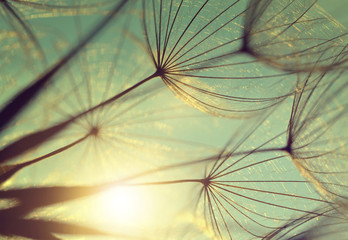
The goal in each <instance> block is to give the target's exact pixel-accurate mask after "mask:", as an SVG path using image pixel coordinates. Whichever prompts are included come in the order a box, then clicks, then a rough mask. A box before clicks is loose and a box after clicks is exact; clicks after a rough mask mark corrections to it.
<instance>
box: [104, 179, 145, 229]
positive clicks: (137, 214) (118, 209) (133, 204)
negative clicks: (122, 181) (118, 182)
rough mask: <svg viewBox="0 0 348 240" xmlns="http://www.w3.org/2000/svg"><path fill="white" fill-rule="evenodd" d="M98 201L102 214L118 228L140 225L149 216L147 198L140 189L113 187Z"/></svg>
mask: <svg viewBox="0 0 348 240" xmlns="http://www.w3.org/2000/svg"><path fill="white" fill-rule="evenodd" d="M98 201H99V203H98V204H99V207H98V208H99V209H100V214H101V215H102V216H103V217H105V218H106V219H108V220H109V221H110V223H112V224H117V225H118V226H120V225H132V224H140V223H141V222H142V219H143V217H142V216H145V215H147V214H148V213H147V211H148V209H149V206H148V201H147V197H146V195H145V193H144V191H142V190H141V189H139V188H135V187H126V186H121V187H113V188H110V189H108V190H106V191H105V192H103V193H101V194H100V195H99V197H98Z"/></svg>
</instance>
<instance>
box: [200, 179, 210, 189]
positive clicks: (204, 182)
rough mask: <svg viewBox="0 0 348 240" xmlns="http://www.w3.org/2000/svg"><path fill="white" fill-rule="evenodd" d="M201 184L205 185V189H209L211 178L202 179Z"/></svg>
mask: <svg viewBox="0 0 348 240" xmlns="http://www.w3.org/2000/svg"><path fill="white" fill-rule="evenodd" d="M201 182H202V184H203V186H204V188H207V187H208V186H209V185H210V183H211V181H210V178H209V177H207V178H204V179H202V181H201Z"/></svg>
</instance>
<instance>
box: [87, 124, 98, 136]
mask: <svg viewBox="0 0 348 240" xmlns="http://www.w3.org/2000/svg"><path fill="white" fill-rule="evenodd" d="M99 132H100V127H98V126H92V128H91V130H90V132H89V134H90V135H91V136H94V137H98V135H99Z"/></svg>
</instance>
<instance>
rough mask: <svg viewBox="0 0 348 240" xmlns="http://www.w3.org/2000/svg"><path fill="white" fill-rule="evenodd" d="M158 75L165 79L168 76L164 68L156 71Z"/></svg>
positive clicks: (158, 68)
mask: <svg viewBox="0 0 348 240" xmlns="http://www.w3.org/2000/svg"><path fill="white" fill-rule="evenodd" d="M156 75H157V76H159V77H164V76H165V75H166V70H165V69H164V68H163V67H161V66H158V67H157V71H156Z"/></svg>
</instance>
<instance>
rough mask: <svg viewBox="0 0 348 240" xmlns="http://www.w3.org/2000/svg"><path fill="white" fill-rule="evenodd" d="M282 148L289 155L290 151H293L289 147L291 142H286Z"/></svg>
mask: <svg viewBox="0 0 348 240" xmlns="http://www.w3.org/2000/svg"><path fill="white" fill-rule="evenodd" d="M283 150H284V151H285V152H287V153H288V154H289V155H292V153H293V151H292V147H291V144H290V143H289V144H287V146H286V147H284V148H283Z"/></svg>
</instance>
